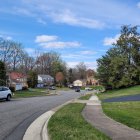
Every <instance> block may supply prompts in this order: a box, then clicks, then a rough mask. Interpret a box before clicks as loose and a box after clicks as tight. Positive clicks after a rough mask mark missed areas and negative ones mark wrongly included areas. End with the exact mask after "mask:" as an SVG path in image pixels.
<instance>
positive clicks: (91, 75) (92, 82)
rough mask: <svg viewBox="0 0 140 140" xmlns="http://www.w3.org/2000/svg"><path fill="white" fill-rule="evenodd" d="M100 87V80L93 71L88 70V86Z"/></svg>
mask: <svg viewBox="0 0 140 140" xmlns="http://www.w3.org/2000/svg"><path fill="white" fill-rule="evenodd" d="M88 84H89V85H99V80H97V79H96V78H95V72H94V71H93V70H91V69H89V70H87V85H88Z"/></svg>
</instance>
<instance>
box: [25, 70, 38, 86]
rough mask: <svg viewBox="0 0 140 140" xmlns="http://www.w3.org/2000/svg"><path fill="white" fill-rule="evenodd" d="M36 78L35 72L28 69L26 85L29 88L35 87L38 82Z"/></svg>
mask: <svg viewBox="0 0 140 140" xmlns="http://www.w3.org/2000/svg"><path fill="white" fill-rule="evenodd" d="M37 80H38V78H37V73H36V72H35V71H30V72H29V74H28V79H27V83H28V86H29V87H31V88H35V87H36V86H37V83H38V81H37Z"/></svg>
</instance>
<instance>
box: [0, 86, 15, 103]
mask: <svg viewBox="0 0 140 140" xmlns="http://www.w3.org/2000/svg"><path fill="white" fill-rule="evenodd" d="M11 98H12V92H11V90H10V89H9V88H8V87H4V86H0V99H6V100H7V101H10V100H11Z"/></svg>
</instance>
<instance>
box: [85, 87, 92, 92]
mask: <svg viewBox="0 0 140 140" xmlns="http://www.w3.org/2000/svg"><path fill="white" fill-rule="evenodd" d="M85 90H87V91H91V90H93V89H92V88H90V87H85Z"/></svg>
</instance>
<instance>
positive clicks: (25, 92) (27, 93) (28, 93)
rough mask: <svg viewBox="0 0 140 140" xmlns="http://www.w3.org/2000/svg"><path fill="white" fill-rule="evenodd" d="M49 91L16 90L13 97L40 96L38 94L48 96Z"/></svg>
mask: <svg viewBox="0 0 140 140" xmlns="http://www.w3.org/2000/svg"><path fill="white" fill-rule="evenodd" d="M46 95H48V93H47V92H41V91H36V90H31V91H30V90H23V91H16V92H14V96H13V98H28V97H38V96H46Z"/></svg>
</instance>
